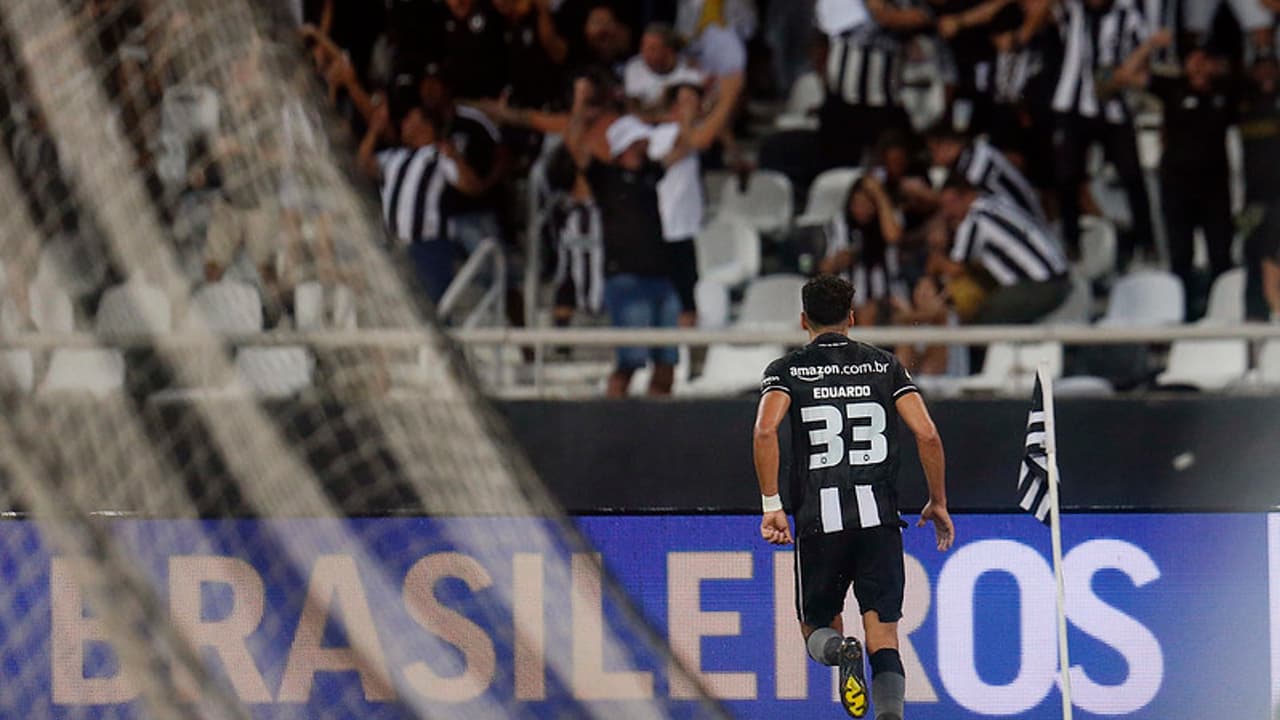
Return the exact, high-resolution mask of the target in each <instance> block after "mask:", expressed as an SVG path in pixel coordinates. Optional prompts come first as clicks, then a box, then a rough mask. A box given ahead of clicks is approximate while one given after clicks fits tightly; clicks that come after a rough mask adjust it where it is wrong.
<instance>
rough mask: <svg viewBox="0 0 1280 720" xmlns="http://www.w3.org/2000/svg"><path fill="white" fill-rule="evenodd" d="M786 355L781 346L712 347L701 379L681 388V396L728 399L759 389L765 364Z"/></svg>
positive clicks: (698, 378)
mask: <svg viewBox="0 0 1280 720" xmlns="http://www.w3.org/2000/svg"><path fill="white" fill-rule="evenodd" d="M784 352H786V349H785V348H783V346H781V345H712V346H710V347H708V348H707V359H706V362H704V363H703V366H702V375H700V376H698V377H696V378H694V379H693V380H692V381H690V382H689V384H688V385H687V386H685V388H684V391H683V392H682V393H681V394H684V395H703V396H705V395H732V394H736V393H741V392H746V391H748V390H752V389H755V388H758V387H760V378H761V376H762V375H763V373H764V369H765V368H766V367H768V365H769V363H771V362H773V361H774V360H777V359H778V358H779V357H781V356H782V355H783V353H784Z"/></svg>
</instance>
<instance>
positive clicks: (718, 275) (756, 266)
mask: <svg viewBox="0 0 1280 720" xmlns="http://www.w3.org/2000/svg"><path fill="white" fill-rule="evenodd" d="M694 249H695V251H696V252H697V258H698V276H699V277H700V278H703V279H707V280H714V281H716V282H720V283H723V284H725V285H728V286H730V287H734V286H737V285H741V284H742V283H744V282H746V281H747V280H750V279H751V278H753V277H755V276H757V275H759V274H760V234H759V233H757V232H756V230H755V228H753V227H752V226H751V225H749V224H747V222H746V221H744V220H742V219H741V218H736V217H725V216H721V217H717V218H716V219H715V220H713V221H712V222H711V224H710V225H707V226H706V227H705V228H703V229H702V232H700V233H698V237H697V238H696V239H695V241H694Z"/></svg>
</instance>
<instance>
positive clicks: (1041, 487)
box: [1018, 374, 1051, 525]
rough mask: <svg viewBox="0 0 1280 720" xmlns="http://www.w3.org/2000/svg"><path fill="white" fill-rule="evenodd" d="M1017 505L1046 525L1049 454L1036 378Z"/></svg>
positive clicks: (1037, 377) (1042, 399)
mask: <svg viewBox="0 0 1280 720" xmlns="http://www.w3.org/2000/svg"><path fill="white" fill-rule="evenodd" d="M1018 497H1019V502H1018V505H1019V506H1020V507H1021V508H1022V509H1023V510H1026V511H1027V512H1029V513H1031V514H1033V515H1035V516H1036V519H1038V520H1039V521H1040V522H1042V523H1044V524H1046V525H1048V524H1049V506H1050V504H1051V500H1050V497H1049V453H1048V450H1047V448H1046V446H1045V410H1044V392H1043V390H1042V389H1041V387H1040V376H1039V375H1038V374H1037V375H1036V389H1035V394H1034V396H1033V397H1032V398H1031V413H1030V414H1029V415H1028V416H1027V442H1026V448H1025V449H1024V451H1023V455H1022V473H1021V474H1020V475H1019V477H1018Z"/></svg>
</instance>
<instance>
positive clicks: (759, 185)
mask: <svg viewBox="0 0 1280 720" xmlns="http://www.w3.org/2000/svg"><path fill="white" fill-rule="evenodd" d="M791 193H792V189H791V181H790V180H789V179H787V176H786V175H783V174H782V173H780V172H777V171H774V170H757V171H755V172H753V173H751V175H750V176H749V177H748V178H747V186H746V188H745V189H744V188H743V187H742V186H741V182H740V181H739V180H738V179H736V178H735V179H733V180H731V181H729V182H727V183H725V184H724V187H723V188H721V191H720V208H719V211H718V213H719V214H720V215H722V216H723V215H735V216H737V217H740V218H743V219H744V220H746V221H747V222H748V223H750V224H751V226H752V227H754V228H755V229H756V230H758V231H760V232H762V233H775V232H780V231H783V230H786V229H787V228H788V227H790V226H791V215H792V214H793V213H792V206H793V204H794V200H793V199H792V195H791Z"/></svg>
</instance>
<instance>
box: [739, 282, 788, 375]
mask: <svg viewBox="0 0 1280 720" xmlns="http://www.w3.org/2000/svg"><path fill="white" fill-rule="evenodd" d="M805 281H806V278H805V277H804V276H803V275H792V274H781V275H766V276H764V277H758V278H756V279H754V280H752V281H751V283H750V284H749V285H747V291H746V294H745V295H744V296H743V298H742V308H741V310H740V312H739V313H738V320H737V322H735V323H734V327H781V328H797V329H798V328H799V327H800V311H801V310H802V309H803V307H802V305H801V302H800V290H801V288H803V287H804V284H805ZM762 369H763V368H762Z"/></svg>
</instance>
